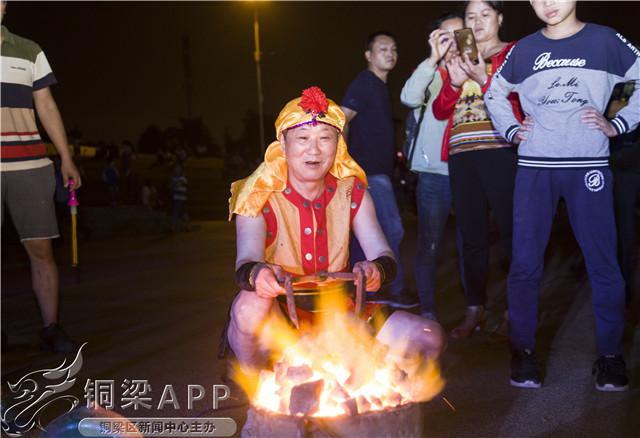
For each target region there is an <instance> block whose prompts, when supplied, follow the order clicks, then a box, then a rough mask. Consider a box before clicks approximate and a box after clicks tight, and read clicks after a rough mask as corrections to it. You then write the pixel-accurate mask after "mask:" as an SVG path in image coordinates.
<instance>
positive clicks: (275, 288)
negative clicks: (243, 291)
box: [236, 215, 285, 298]
mask: <svg viewBox="0 0 640 438" xmlns="http://www.w3.org/2000/svg"><path fill="white" fill-rule="evenodd" d="M266 238H267V224H266V222H265V220H264V217H262V215H260V216H257V217H248V216H240V215H237V216H236V246H237V255H236V270H237V269H238V268H240V266H242V265H244V264H245V263H249V262H264V247H265V242H266ZM278 268H279V267H276V266H271V269H269V268H266V267H265V268H264V269H259V270H258V271H257V272H255V273H254V277H255V278H254V280H255V290H256V293H257V294H258V296H260V297H262V298H273V297H276V296H278V295H279V294H283V293H285V290H284V288H283V287H282V286H280V284H279V283H278V280H277V278H276V274H275V272H274V269H275V270H278Z"/></svg>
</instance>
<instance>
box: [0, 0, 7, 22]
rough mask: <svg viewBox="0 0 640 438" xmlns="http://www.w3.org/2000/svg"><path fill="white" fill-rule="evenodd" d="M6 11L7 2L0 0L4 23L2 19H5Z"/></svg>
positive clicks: (0, 13)
mask: <svg viewBox="0 0 640 438" xmlns="http://www.w3.org/2000/svg"><path fill="white" fill-rule="evenodd" d="M6 11H7V2H6V1H0V23H2V20H3V19H4V13H5V12H6Z"/></svg>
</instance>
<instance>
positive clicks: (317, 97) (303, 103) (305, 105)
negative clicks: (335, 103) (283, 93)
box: [298, 87, 329, 124]
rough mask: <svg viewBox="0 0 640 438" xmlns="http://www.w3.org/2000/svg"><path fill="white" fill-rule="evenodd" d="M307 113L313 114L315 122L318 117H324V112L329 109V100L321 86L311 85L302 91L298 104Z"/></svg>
mask: <svg viewBox="0 0 640 438" xmlns="http://www.w3.org/2000/svg"><path fill="white" fill-rule="evenodd" d="M298 105H299V106H300V108H302V109H303V110H304V111H305V112H306V113H311V114H312V115H313V123H314V124H315V122H316V117H318V116H319V117H323V116H324V113H326V112H327V110H328V109H329V102H328V101H327V96H326V95H325V94H324V92H323V91H322V90H321V89H320V88H319V87H309V88H307V89H306V90H303V91H302V97H301V98H300V103H299V104H298Z"/></svg>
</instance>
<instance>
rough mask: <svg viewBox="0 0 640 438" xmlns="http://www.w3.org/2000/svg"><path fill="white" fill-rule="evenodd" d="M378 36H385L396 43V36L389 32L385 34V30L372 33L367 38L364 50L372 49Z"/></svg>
mask: <svg viewBox="0 0 640 438" xmlns="http://www.w3.org/2000/svg"><path fill="white" fill-rule="evenodd" d="M379 36H386V37H389V38H391V39H392V40H393V41H396V36H395V35H394V34H392V33H391V32H387V31H386V30H378V31H375V32H373V33H372V34H370V35H369V36H368V37H367V45H366V46H365V47H366V49H365V50H371V49H373V43H374V42H375V41H376V38H378V37H379Z"/></svg>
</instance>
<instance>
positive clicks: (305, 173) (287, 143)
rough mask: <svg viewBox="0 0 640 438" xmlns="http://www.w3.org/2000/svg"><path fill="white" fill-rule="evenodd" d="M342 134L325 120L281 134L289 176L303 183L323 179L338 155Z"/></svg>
mask: <svg viewBox="0 0 640 438" xmlns="http://www.w3.org/2000/svg"><path fill="white" fill-rule="evenodd" d="M338 135H340V134H339V133H338V130H337V129H336V128H333V127H331V126H328V125H325V124H324V123H318V124H317V125H316V126H313V125H302V126H300V127H298V128H293V129H290V130H288V131H287V132H286V135H281V136H280V143H281V145H282V149H283V151H284V154H285V157H286V159H287V165H288V167H289V178H290V179H293V180H295V181H297V182H300V183H307V182H321V181H323V180H324V177H325V175H326V174H327V173H328V172H329V169H331V166H332V165H333V162H334V160H335V158H336V151H337V148H338Z"/></svg>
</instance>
